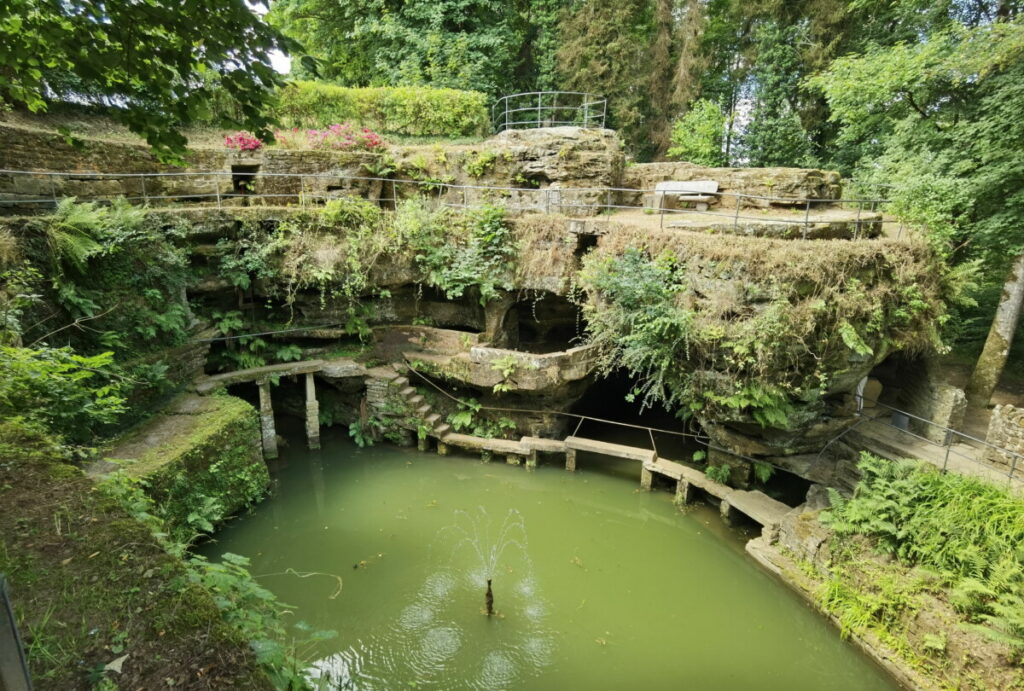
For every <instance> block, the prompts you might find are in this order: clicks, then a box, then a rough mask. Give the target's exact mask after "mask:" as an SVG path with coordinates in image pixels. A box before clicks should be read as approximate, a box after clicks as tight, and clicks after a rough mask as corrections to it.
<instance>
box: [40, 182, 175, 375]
mask: <svg viewBox="0 0 1024 691" xmlns="http://www.w3.org/2000/svg"><path fill="white" fill-rule="evenodd" d="M145 219H146V212H145V210H143V209H140V208H139V207H134V206H132V205H131V204H129V203H128V202H127V201H125V200H124V199H116V200H114V201H113V202H112V203H111V204H110V205H108V206H100V205H98V204H96V203H79V202H77V201H76V200H75V199H74V198H69V199H65V200H62V201H61V202H60V203H59V204H58V206H57V209H56V210H55V212H54V213H53V214H51V215H49V216H44V217H41V218H39V219H33V220H32V221H30V222H29V223H28V224H27V225H26V229H27V231H28V235H29V238H30V239H29V247H30V248H32V249H37V250H38V254H37V253H35V252H33V253H32V255H33V256H34V257H39V258H40V259H41V258H43V257H45V258H46V262H45V265H40V266H38V268H37V269H36V271H37V275H38V274H45V275H46V278H47V279H48V281H49V282H50V287H49V291H48V293H47V292H43V291H40V292H43V295H42V297H43V298H45V301H46V302H47V303H55V306H56V308H57V309H56V314H53V315H51V318H52V317H53V316H59V317H61V318H62V320H63V322H62V323H64V324H67V323H68V322H74V325H75V326H76V327H77V326H78V324H81V323H84V322H88V327H89V328H74V329H68V328H64V329H59V330H55V331H54V333H57V332H58V331H62V332H63V334H62V335H65V334H66V336H67V337H68V339H69V341H70V343H71V344H72V345H74V346H75V347H76V348H77V349H78V350H80V351H83V352H94V351H97V350H101V349H102V350H105V349H108V348H114V349H116V351H117V352H118V355H119V356H120V357H121V358H122V359H124V360H128V359H130V358H133V357H137V356H140V355H145V354H147V353H149V352H151V351H153V350H155V349H157V348H163V347H167V346H174V345H178V344H180V343H182V342H183V341H184V340H185V339H186V337H187V327H188V320H189V315H188V308H187V305H186V304H185V302H184V289H185V282H186V279H187V266H188V261H187V258H186V256H185V252H184V251H183V250H182V249H181V248H180V247H178V246H177V245H176V244H175V242H176V241H177V240H178V239H179V238H180V237H181V234H180V229H178V228H173V227H172V228H170V229H163V228H159V229H158V228H153V227H151V226H149V225H148V224H147V223H146V220H145ZM40 282H41V281H38V280H37V281H36V283H37V285H38V283H40ZM25 335H26V336H32V337H35V338H36V339H37V340H45V339H46V338H47V336H48V335H49V334H46V333H43V334H40V333H38V332H33V333H30V334H25ZM155 346H156V347H155Z"/></svg>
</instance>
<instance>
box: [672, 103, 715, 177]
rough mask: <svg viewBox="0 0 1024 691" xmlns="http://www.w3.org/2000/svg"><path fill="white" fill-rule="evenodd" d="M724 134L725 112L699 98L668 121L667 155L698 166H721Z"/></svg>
mask: <svg viewBox="0 0 1024 691" xmlns="http://www.w3.org/2000/svg"><path fill="white" fill-rule="evenodd" d="M724 134H725V115H724V114H723V113H722V109H721V108H719V107H718V106H717V105H715V104H714V103H712V102H711V101H709V100H707V99H704V98H702V99H701V100H699V101H697V102H696V103H694V104H693V105H692V106H691V107H690V110H689V111H687V113H686V115H684V116H683V117H681V118H679V119H678V120H676V121H675V122H674V123H673V124H672V147H671V148H670V149H669V150H668V157H669V158H672V159H675V160H677V161H689V162H690V163H696V164H697V165H700V166H724V165H725V163H726V161H725V153H724V152H723V151H722V138H723V135H724Z"/></svg>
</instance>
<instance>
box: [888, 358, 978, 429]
mask: <svg viewBox="0 0 1024 691" xmlns="http://www.w3.org/2000/svg"><path fill="white" fill-rule="evenodd" d="M905 381H906V386H905V387H904V388H903V391H902V393H901V395H900V403H901V407H902V408H903V409H904V410H906V411H907V412H908V413H911V414H913V415H916V416H917V417H920V418H924V419H925V420H929V421H931V423H933V424H928V423H927V422H923V421H921V420H915V419H914V418H910V423H909V425H910V431H911V432H913V433H914V434H917V435H919V436H922V437H924V438H925V439H928V440H930V441H933V442H935V443H936V444H945V443H946V430H945V428H947V427H948V428H951V429H959V428H960V427H961V426H962V425H963V421H964V414H965V413H966V412H967V397H966V396H965V395H964V391H963V389H960V388H958V387H956V386H952V385H951V384H947V383H945V382H943V381H940V380H939V378H938V375H937V373H934V372H932V371H931V368H930V367H927V366H926V368H925V371H924V376H920V377H907V378H906V380H905Z"/></svg>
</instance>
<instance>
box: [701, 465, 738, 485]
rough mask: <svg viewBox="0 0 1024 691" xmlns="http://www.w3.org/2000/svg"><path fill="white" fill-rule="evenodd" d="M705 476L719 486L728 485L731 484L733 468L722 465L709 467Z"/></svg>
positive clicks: (705, 470)
mask: <svg viewBox="0 0 1024 691" xmlns="http://www.w3.org/2000/svg"><path fill="white" fill-rule="evenodd" d="M704 474H705V475H707V476H708V477H709V478H711V479H712V480H714V481H715V482H717V483H719V484H722V485H724V484H726V483H728V482H729V476H730V475H732V468H730V467H729V466H728V465H726V464H724V463H723V464H722V465H709V466H708V467H707V468H705V469H704Z"/></svg>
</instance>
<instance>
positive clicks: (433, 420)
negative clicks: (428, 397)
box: [426, 413, 441, 427]
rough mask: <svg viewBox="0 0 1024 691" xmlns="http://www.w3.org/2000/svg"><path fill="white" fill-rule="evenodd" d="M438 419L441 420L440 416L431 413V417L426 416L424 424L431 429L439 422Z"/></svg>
mask: <svg viewBox="0 0 1024 691" xmlns="http://www.w3.org/2000/svg"><path fill="white" fill-rule="evenodd" d="M440 419H441V416H440V415H438V414H437V413H433V414H431V415H428V416H427V417H426V423H427V424H428V425H430V426H431V427H433V426H434V425H436V424H437V423H438V421H439V420H440Z"/></svg>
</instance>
